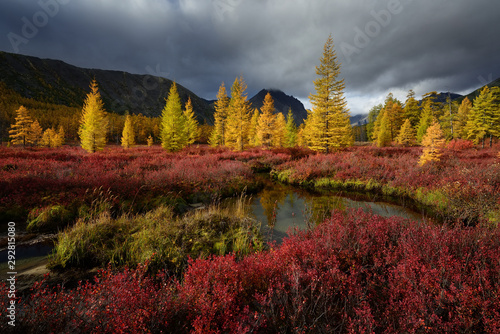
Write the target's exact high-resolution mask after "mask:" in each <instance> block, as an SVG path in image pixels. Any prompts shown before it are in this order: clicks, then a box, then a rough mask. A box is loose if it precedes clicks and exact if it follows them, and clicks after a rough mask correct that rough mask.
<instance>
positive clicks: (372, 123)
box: [366, 103, 384, 140]
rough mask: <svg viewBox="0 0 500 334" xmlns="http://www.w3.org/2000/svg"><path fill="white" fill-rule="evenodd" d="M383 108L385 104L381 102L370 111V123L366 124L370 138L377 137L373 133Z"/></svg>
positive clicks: (367, 134)
mask: <svg viewBox="0 0 500 334" xmlns="http://www.w3.org/2000/svg"><path fill="white" fill-rule="evenodd" d="M383 108H384V106H383V105H382V104H381V103H380V104H378V105H376V106H373V107H372V108H371V109H370V111H369V112H368V124H367V125H366V136H367V137H368V140H373V139H374V138H376V137H375V136H374V134H373V133H374V131H375V122H376V121H377V117H378V115H379V114H380V111H381V110H382V109H383Z"/></svg>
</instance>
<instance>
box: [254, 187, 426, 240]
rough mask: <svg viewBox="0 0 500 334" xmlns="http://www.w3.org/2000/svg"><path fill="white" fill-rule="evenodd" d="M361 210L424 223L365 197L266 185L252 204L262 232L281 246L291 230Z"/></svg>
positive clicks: (400, 208) (416, 215)
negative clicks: (344, 212) (351, 210)
mask: <svg viewBox="0 0 500 334" xmlns="http://www.w3.org/2000/svg"><path fill="white" fill-rule="evenodd" d="M349 208H354V209H358V208H362V209H363V210H367V211H371V212H373V213H374V214H378V215H381V216H385V217H391V216H399V217H403V218H407V219H410V220H414V221H422V220H423V216H422V215H421V214H420V213H417V212H415V211H413V210H411V209H409V208H406V207H403V206H400V205H397V204H392V203H385V202H381V201H376V200H375V201H373V200H370V199H368V198H366V196H363V198H362V199H361V198H360V196H359V195H358V196H353V195H351V196H346V195H339V194H338V193H333V192H324V193H318V192H311V191H307V190H304V189H300V188H296V187H291V186H288V185H283V184H279V183H273V182H271V183H266V186H265V188H264V189H263V190H262V191H261V192H259V193H258V194H256V195H254V196H253V197H252V199H251V201H250V211H251V214H253V215H254V217H255V218H256V219H258V220H259V221H261V222H262V230H263V232H264V233H265V234H266V235H268V236H269V237H270V238H271V239H272V240H275V241H277V242H278V243H279V242H281V240H282V238H283V237H285V236H286V235H287V232H289V231H290V229H294V228H297V229H305V228H307V226H308V224H311V225H314V224H317V223H319V222H322V221H324V220H325V219H326V218H327V217H329V216H330V215H331V213H332V212H335V211H338V210H341V211H345V210H347V209H349Z"/></svg>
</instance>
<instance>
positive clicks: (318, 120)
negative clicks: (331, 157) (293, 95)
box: [305, 36, 354, 153]
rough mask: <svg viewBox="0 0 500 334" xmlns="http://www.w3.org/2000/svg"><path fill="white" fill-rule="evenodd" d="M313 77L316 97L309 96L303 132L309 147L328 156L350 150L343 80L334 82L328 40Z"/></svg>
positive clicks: (333, 58)
mask: <svg viewBox="0 0 500 334" xmlns="http://www.w3.org/2000/svg"><path fill="white" fill-rule="evenodd" d="M316 74H317V75H318V76H319V78H318V79H316V80H315V81H314V86H315V89H316V94H311V95H310V96H309V100H310V101H311V104H312V106H313V108H312V111H311V112H310V113H308V118H309V117H312V119H311V120H309V121H308V122H306V128H305V131H307V132H308V133H307V134H306V138H307V139H308V142H309V147H310V148H311V149H313V150H316V151H321V152H326V153H328V152H329V150H330V149H337V148H340V147H346V146H352V145H353V144H354V133H353V130H352V127H351V124H350V117H349V116H350V115H349V110H348V109H347V102H346V100H345V97H344V88H345V84H344V80H343V79H339V78H338V76H339V75H340V62H338V61H337V56H336V54H335V50H334V46H333V40H332V37H331V36H329V37H328V40H327V42H326V43H325V46H324V49H323V56H322V58H321V64H320V65H319V66H316Z"/></svg>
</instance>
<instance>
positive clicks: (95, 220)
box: [48, 195, 264, 275]
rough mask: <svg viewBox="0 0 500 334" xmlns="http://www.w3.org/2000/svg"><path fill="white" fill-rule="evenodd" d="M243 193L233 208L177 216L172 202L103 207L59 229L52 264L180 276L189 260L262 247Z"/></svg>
mask: <svg viewBox="0 0 500 334" xmlns="http://www.w3.org/2000/svg"><path fill="white" fill-rule="evenodd" d="M247 201H248V199H247V198H246V197H245V196H244V195H242V196H240V197H239V198H238V200H237V201H235V203H234V204H233V205H232V206H231V207H222V206H221V205H220V204H218V205H215V204H214V205H210V206H208V207H206V208H205V207H201V208H197V209H193V210H191V211H190V212H188V213H186V214H184V215H182V216H177V215H175V213H174V210H173V209H172V208H171V207H168V206H159V207H158V208H156V209H154V210H153V211H149V212H147V213H144V214H136V215H122V216H119V217H116V218H113V217H112V216H111V214H110V213H109V211H104V212H101V213H99V214H98V215H96V216H92V217H91V218H87V219H79V220H78V221H77V222H76V224H75V225H74V226H71V227H69V228H67V229H66V230H65V231H63V232H61V233H59V235H58V239H57V241H56V244H55V248H54V250H53V254H52V255H51V256H49V264H48V268H50V269H51V270H55V271H62V270H67V269H70V268H80V269H88V268H92V267H101V268H102V267H106V266H108V265H110V266H112V267H113V268H121V267H124V266H128V267H135V266H136V265H138V264H140V263H144V262H146V261H148V263H149V269H150V270H152V271H159V270H166V271H168V272H169V273H171V274H172V275H178V274H179V273H181V272H182V271H183V270H184V269H185V268H186V266H187V263H188V259H189V258H207V257H208V256H210V255H224V254H228V253H234V254H238V255H239V256H241V255H245V254H249V253H252V252H257V251H261V250H262V249H263V248H264V240H263V238H262V235H261V233H260V223H259V222H257V221H255V220H254V219H252V218H250V217H249V215H248V212H247V211H248V209H247V207H248V204H247V203H246V202H247Z"/></svg>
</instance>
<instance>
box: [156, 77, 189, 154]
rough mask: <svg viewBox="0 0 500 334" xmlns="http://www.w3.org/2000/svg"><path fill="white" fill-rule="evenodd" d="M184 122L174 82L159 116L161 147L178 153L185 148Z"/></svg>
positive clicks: (184, 118)
mask: <svg viewBox="0 0 500 334" xmlns="http://www.w3.org/2000/svg"><path fill="white" fill-rule="evenodd" d="M185 120H186V117H185V116H184V113H183V111H182V105H181V99H180V97H179V93H178V92H177V85H176V83H175V82H174V83H173V84H172V86H171V87H170V92H169V93H168V97H167V101H166V104H165V107H164V108H163V111H162V115H161V146H162V147H163V148H164V149H166V150H167V151H169V152H175V151H179V150H181V149H182V148H184V147H185V146H186V144H187V140H186V124H185V123H186V122H185Z"/></svg>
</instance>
